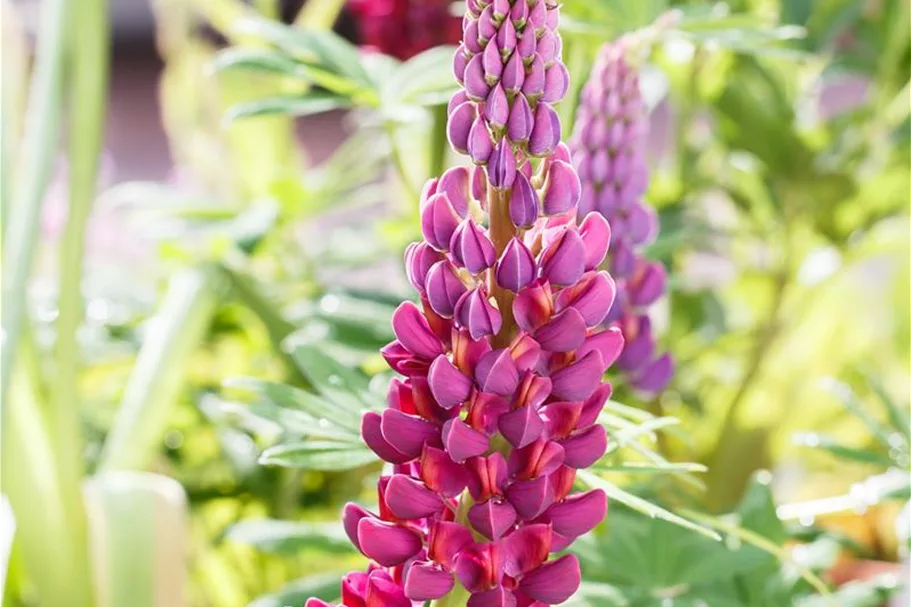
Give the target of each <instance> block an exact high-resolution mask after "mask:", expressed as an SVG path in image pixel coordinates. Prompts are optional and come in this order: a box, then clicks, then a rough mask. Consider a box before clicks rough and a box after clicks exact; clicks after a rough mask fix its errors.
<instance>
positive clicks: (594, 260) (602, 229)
mask: <svg viewBox="0 0 911 607" xmlns="http://www.w3.org/2000/svg"><path fill="white" fill-rule="evenodd" d="M579 235H580V236H582V242H583V243H584V244H585V271H586V272H588V271H591V270H594V269H596V268H597V267H598V266H600V265H601V262H602V261H604V257H605V256H606V255H607V250H608V248H610V239H611V229H610V224H608V223H607V220H606V219H605V218H604V215H601V214H600V213H589V214H588V215H587V216H586V217H585V219H584V220H583V221H582V224H581V225H579Z"/></svg>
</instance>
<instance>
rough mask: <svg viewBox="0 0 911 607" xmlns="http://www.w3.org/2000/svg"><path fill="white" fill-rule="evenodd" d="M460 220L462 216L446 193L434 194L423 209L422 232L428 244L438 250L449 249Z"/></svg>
mask: <svg viewBox="0 0 911 607" xmlns="http://www.w3.org/2000/svg"><path fill="white" fill-rule="evenodd" d="M460 221H461V217H459V214H458V213H457V212H456V210H455V207H453V206H452V203H451V202H450V200H449V197H448V196H446V194H441V193H437V194H434V195H433V196H431V197H430V198H429V199H428V200H427V204H426V205H425V206H424V208H423V209H422V210H421V232H422V233H423V234H424V239H425V240H426V241H427V242H428V244H430V246H432V247H433V248H434V249H436V250H437V251H446V250H448V249H449V241H450V239H452V234H453V232H455V230H456V228H457V227H459V222H460Z"/></svg>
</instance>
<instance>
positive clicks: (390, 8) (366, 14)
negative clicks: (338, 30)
mask: <svg viewBox="0 0 911 607" xmlns="http://www.w3.org/2000/svg"><path fill="white" fill-rule="evenodd" d="M451 4H452V2H451V0H349V2H348V7H349V8H350V9H351V12H352V14H353V15H354V16H355V18H356V19H357V27H358V35H359V37H360V40H361V44H363V45H364V46H366V47H368V48H372V49H376V50H378V51H380V52H383V53H386V54H387V55H393V56H395V57H398V58H399V59H403V60H404V59H408V58H409V57H412V56H414V55H417V54H418V53H420V52H422V51H425V50H427V49H429V48H433V47H435V46H439V45H441V44H457V43H458V41H459V38H460V37H461V35H462V30H461V27H460V25H459V24H460V21H459V18H458V17H456V16H454V15H453V14H452V13H451V12H450V10H449V9H450V5H451Z"/></svg>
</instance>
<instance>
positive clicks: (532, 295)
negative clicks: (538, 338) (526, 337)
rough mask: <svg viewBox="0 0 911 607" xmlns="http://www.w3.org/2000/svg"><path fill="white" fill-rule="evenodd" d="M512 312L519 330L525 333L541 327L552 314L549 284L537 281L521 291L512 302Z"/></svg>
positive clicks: (552, 306)
mask: <svg viewBox="0 0 911 607" xmlns="http://www.w3.org/2000/svg"><path fill="white" fill-rule="evenodd" d="M561 293H562V292H561ZM558 297H559V296H558ZM512 311H513V315H514V316H515V318H516V323H517V324H518V325H519V328H520V329H522V330H523V331H525V332H526V333H534V332H535V331H536V330H537V329H538V328H540V327H543V326H544V325H545V324H546V323H547V321H549V320H550V318H551V316H553V314H554V304H553V297H552V293H551V289H550V284H548V283H547V281H544V280H538V281H535V282H533V283H532V284H530V285H529V286H527V287H526V288H524V289H522V290H521V291H520V292H519V294H518V295H517V296H516V299H515V301H514V302H513V305H512ZM583 316H585V314H584V313H583Z"/></svg>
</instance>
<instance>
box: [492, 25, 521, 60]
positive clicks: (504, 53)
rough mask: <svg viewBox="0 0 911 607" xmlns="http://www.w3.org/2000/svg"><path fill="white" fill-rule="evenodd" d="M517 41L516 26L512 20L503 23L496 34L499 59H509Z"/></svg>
mask: <svg viewBox="0 0 911 607" xmlns="http://www.w3.org/2000/svg"><path fill="white" fill-rule="evenodd" d="M518 41H519V38H518V34H517V32H516V26H515V24H514V23H513V22H512V20H507V21H504V22H503V24H502V25H500V30H499V31H498V32H497V46H498V47H499V49H500V56H501V57H504V58H505V57H509V56H510V55H512V52H513V51H514V50H516V43H517V42H518Z"/></svg>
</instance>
